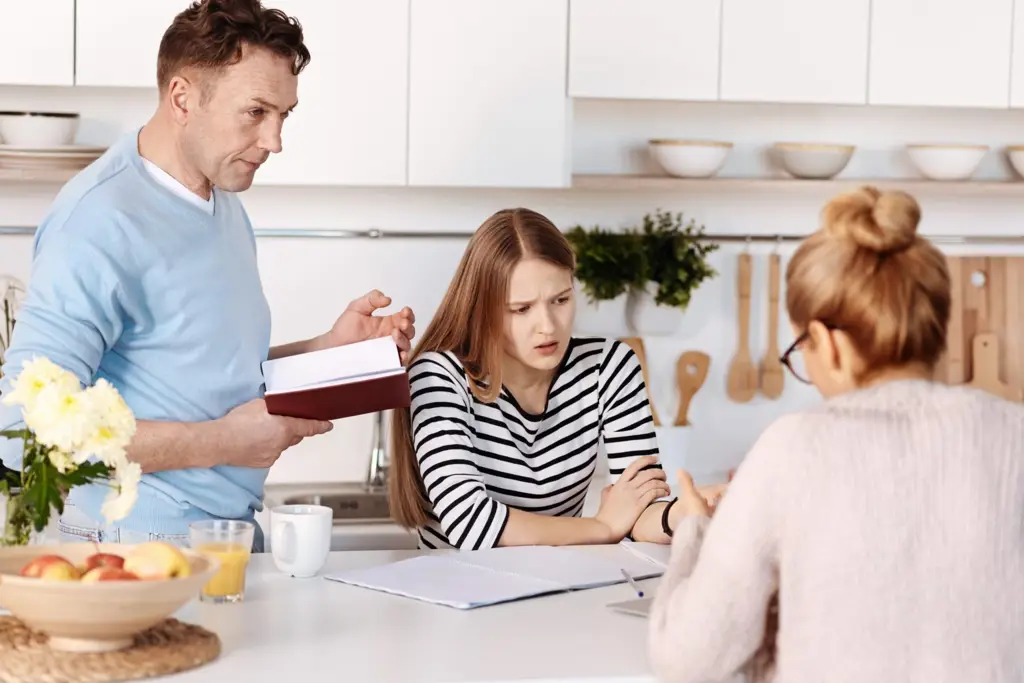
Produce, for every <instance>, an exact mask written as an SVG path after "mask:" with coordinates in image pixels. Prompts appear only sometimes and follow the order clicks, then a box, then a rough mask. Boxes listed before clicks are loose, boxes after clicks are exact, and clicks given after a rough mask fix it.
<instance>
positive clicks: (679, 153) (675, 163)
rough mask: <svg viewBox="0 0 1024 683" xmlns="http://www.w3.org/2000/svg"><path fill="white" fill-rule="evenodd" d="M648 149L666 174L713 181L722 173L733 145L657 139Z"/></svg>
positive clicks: (707, 141) (648, 145)
mask: <svg viewBox="0 0 1024 683" xmlns="http://www.w3.org/2000/svg"><path fill="white" fill-rule="evenodd" d="M647 149H648V151H649V152H650V154H651V156H652V157H653V158H654V160H655V161H657V162H658V165H659V166H661V167H662V168H663V169H664V170H665V172H666V173H668V174H669V175H672V176H676V177H678V178H710V177H711V176H713V175H715V174H716V173H718V172H719V171H720V170H721V169H722V165H723V164H725V160H726V158H727V157H728V156H729V152H730V151H731V150H732V143H731V142H719V141H716V140H670V139H664V138H662V139H657V140H650V141H648V143H647Z"/></svg>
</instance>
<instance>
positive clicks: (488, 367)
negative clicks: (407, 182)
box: [388, 208, 576, 528]
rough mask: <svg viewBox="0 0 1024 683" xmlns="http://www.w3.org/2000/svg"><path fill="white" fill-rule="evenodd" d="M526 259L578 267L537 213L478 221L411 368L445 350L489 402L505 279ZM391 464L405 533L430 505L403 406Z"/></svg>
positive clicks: (394, 499)
mask: <svg viewBox="0 0 1024 683" xmlns="http://www.w3.org/2000/svg"><path fill="white" fill-rule="evenodd" d="M525 258H537V259H541V260H544V261H547V262H549V263H552V264H554V265H556V266H559V267H562V268H565V269H567V270H569V271H570V272H575V269H576V258H575V254H574V253H573V250H572V245H570V244H569V241H568V240H567V239H566V238H565V236H564V235H563V234H562V233H561V231H559V230H558V228H556V227H555V226H554V224H553V223H552V222H551V221H549V220H548V219H547V218H545V217H544V216H542V215H540V214H539V213H537V212H535V211H531V210H529V209H521V208H520V209H505V210H502V211H499V212H497V213H496V214H494V215H493V216H491V217H490V218H488V219H487V220H486V221H484V223H483V224H482V225H481V226H480V227H479V228H478V229H477V231H476V233H474V235H473V237H472V238H471V239H470V241H469V245H468V246H467V247H466V251H465V253H464V254H463V255H462V261H461V262H460V263H459V267H458V269H457V270H456V271H455V276H454V277H453V278H452V281H451V283H450V284H449V285H448V291H447V292H446V293H445V295H444V298H443V299H442V300H441V304H440V306H438V308H437V312H436V313H435V314H434V317H433V318H432V319H431V321H430V324H429V325H427V329H426V331H425V332H424V333H423V336H422V337H421V338H420V341H419V343H418V344H417V345H416V347H415V348H414V349H413V353H412V356H411V357H410V358H409V364H410V365H412V363H413V362H414V361H415V360H416V359H417V358H418V357H419V356H420V355H422V354H423V353H426V352H429V351H435V352H442V353H443V352H445V351H451V352H453V353H454V354H455V356H456V357H457V358H458V359H459V360H460V361H461V362H462V365H463V367H464V368H465V369H466V376H467V379H468V382H469V389H470V391H472V392H473V395H474V396H476V398H478V399H479V400H480V401H483V402H485V403H490V402H493V401H494V400H495V399H496V398H497V397H498V393H499V392H500V391H501V361H502V355H503V353H504V350H503V349H504V316H505V308H506V305H507V303H508V302H507V299H508V288H509V280H510V279H511V277H512V270H513V269H514V268H515V266H516V265H517V264H518V263H519V262H520V261H522V260H523V259H525ZM478 382H482V383H485V384H484V385H483V386H481V385H478V384H477V383H478ZM391 463H392V466H391V472H390V474H389V477H388V499H389V505H390V508H391V516H392V517H393V518H394V519H395V521H397V522H398V523H399V524H401V525H402V526H404V527H406V528H416V527H422V526H424V525H425V524H426V523H427V522H428V520H429V515H430V511H431V507H430V502H429V501H428V500H427V496H426V492H425V491H424V489H423V483H422V480H421V478H420V471H419V465H418V462H417V459H416V451H415V448H414V445H413V438H412V416H411V414H410V410H409V409H408V408H406V409H404V410H395V411H394V414H393V420H392V428H391Z"/></svg>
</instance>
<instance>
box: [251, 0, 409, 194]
mask: <svg viewBox="0 0 1024 683" xmlns="http://www.w3.org/2000/svg"><path fill="white" fill-rule="evenodd" d="M264 4H265V5H266V6H268V7H274V8H277V9H280V10H282V11H283V12H285V13H286V14H288V15H289V16H294V17H295V18H296V19H298V21H299V23H300V24H301V25H302V30H303V33H304V37H305V42H306V47H308V48H309V52H310V56H311V59H310V62H309V64H308V65H307V66H306V68H305V69H304V70H303V71H302V73H301V74H299V105H298V106H297V107H296V108H295V111H293V112H292V114H291V115H290V116H289V117H288V119H287V120H286V121H285V123H284V129H283V131H282V146H283V149H282V151H281V153H279V154H274V155H271V157H270V159H269V160H267V162H266V163H265V164H264V165H263V167H262V168H261V169H260V170H259V171H258V172H257V173H256V179H255V183H256V184H259V185H366V186H371V185H404V184H405V180H406V121H407V114H408V84H409V81H408V64H409V0H331V1H330V2H325V1H324V0H265V2H264Z"/></svg>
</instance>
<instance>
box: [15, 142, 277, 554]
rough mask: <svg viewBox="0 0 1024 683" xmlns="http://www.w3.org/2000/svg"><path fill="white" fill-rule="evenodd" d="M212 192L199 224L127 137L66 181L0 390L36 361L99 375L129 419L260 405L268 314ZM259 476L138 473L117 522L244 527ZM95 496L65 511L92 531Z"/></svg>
mask: <svg viewBox="0 0 1024 683" xmlns="http://www.w3.org/2000/svg"><path fill="white" fill-rule="evenodd" d="M215 192H216V195H215V198H214V199H215V201H214V210H213V212H212V215H211V214H210V212H207V211H204V210H203V209H201V208H200V207H198V206H196V205H195V204H193V203H190V202H188V201H186V200H185V199H183V198H182V197H180V196H177V195H175V194H174V193H173V192H172V191H171V190H169V189H168V188H167V187H166V186H164V185H161V184H160V183H159V182H157V181H156V180H155V179H154V178H153V177H152V175H151V174H150V173H149V172H148V171H147V170H146V168H145V167H144V165H143V162H142V158H141V157H140V156H139V153H138V145H137V131H132V132H131V133H129V134H127V135H125V136H124V137H123V138H122V139H121V140H120V141H118V142H117V143H116V144H115V145H113V146H112V147H111V149H109V150H108V151H107V153H106V154H105V155H104V156H103V157H102V158H100V159H99V160H98V161H97V162H95V163H93V164H92V165H91V166H90V167H89V168H87V169H86V170H84V171H83V172H82V173H80V174H79V175H78V176H76V177H75V178H74V179H73V180H71V181H70V182H69V183H68V184H67V185H65V186H64V187H63V188H62V190H61V192H60V193H59V195H58V196H57V198H56V200H55V202H54V204H53V206H52V207H51V209H50V212H49V213H48V214H47V216H46V217H45V219H44V220H43V221H42V223H41V224H40V225H39V227H38V229H37V231H36V236H35V242H34V248H33V257H32V269H31V274H30V279H29V284H28V290H29V291H28V293H27V295H26V298H25V301H24V304H23V306H22V308H21V311H20V315H19V316H18V322H17V325H16V326H15V331H14V339H13V341H12V345H11V348H10V349H9V350H8V352H7V355H6V359H5V364H4V366H3V374H4V378H3V380H2V381H0V391H2V390H3V389H4V388H6V387H8V386H9V384H8V383H9V382H10V380H11V379H12V378H13V375H15V374H16V373H17V372H18V371H19V369H20V368H21V366H22V363H23V361H25V360H27V359H29V358H31V357H32V356H35V355H42V356H46V357H48V358H49V359H50V360H52V361H53V362H55V363H57V364H58V365H61V366H63V367H64V368H66V369H68V370H70V371H71V372H73V373H75V374H76V375H77V376H78V378H79V379H80V380H81V381H82V382H83V383H86V384H91V383H93V382H94V381H95V380H96V379H97V378H99V377H104V378H106V379H107V380H109V381H110V382H111V383H112V384H113V385H114V386H115V387H117V389H118V390H119V391H120V392H121V394H122V395H123V396H124V399H125V401H126V402H127V403H128V406H129V407H130V408H131V409H132V410H133V411H134V412H135V416H136V418H137V419H140V420H169V421H178V422H195V421H203V420H212V419H215V418H219V417H221V416H223V415H224V414H225V413H227V412H228V411H229V410H231V409H232V408H234V407H235V406H238V405H240V404H242V403H245V402H246V401H249V400H251V399H254V398H259V397H260V396H261V395H262V391H263V386H262V385H263V377H262V373H261V369H260V363H261V362H262V361H263V360H265V359H266V358H267V354H268V351H269V346H270V311H269V308H268V306H267V302H266V299H265V297H264V294H263V290H262V287H261V284H260V278H259V272H258V269H257V261H256V245H255V239H254V236H253V231H252V226H251V224H250V222H249V219H248V217H247V216H246V213H245V210H244V209H243V207H242V204H241V202H240V201H239V199H238V197H237V196H235V195H234V194H232V193H228V192H222V191H220V190H215ZM20 421H21V413H20V408H18V407H16V406H15V407H7V406H2V405H0V429H3V428H8V427H11V426H15V425H18V424H19V423H20ZM178 447H180V449H181V452H182V454H184V453H186V452H187V450H188V448H189V444H188V443H181V444H178ZM0 456H2V458H3V461H4V463H5V464H6V465H7V466H8V467H14V468H19V467H20V456H21V442H20V441H5V440H3V439H0ZM266 475H267V470H265V469H256V468H246V467H232V466H225V465H221V466H216V467H212V468H209V469H206V468H201V469H200V468H194V469H175V470H168V471H164V472H155V473H152V474H146V475H144V476H143V480H142V483H141V485H140V487H139V500H138V502H137V503H136V505H135V507H134V509H133V510H132V512H131V514H130V516H129V517H128V518H126V519H124V520H122V521H121V522H120V523H119V525H120V526H122V527H124V528H127V529H132V530H137V531H150V532H155V533H169V534H176V533H188V524H189V523H190V522H191V521H194V520H196V519H202V518H208V517H220V518H251V517H252V516H253V514H254V511H256V510H259V509H261V508H262V496H263V484H264V481H265V479H266ZM108 492H109V488H108V487H106V486H104V485H93V486H88V487H82V488H77V489H74V490H73V491H72V493H71V496H70V499H69V501H70V502H72V503H74V504H75V505H76V506H77V507H78V508H79V509H81V510H82V511H83V512H85V513H86V514H87V515H89V516H90V517H92V518H93V519H94V520H96V521H97V522H100V523H102V522H103V518H102V515H101V513H100V507H101V505H102V503H103V500H104V498H105V496H106V495H107V493H108Z"/></svg>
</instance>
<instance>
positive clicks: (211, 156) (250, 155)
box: [183, 48, 298, 192]
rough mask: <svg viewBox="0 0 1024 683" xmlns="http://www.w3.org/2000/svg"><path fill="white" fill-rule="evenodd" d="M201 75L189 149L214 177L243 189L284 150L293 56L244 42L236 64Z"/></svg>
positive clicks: (293, 92)
mask: <svg viewBox="0 0 1024 683" xmlns="http://www.w3.org/2000/svg"><path fill="white" fill-rule="evenodd" d="M202 78H204V79H205V80H204V81H203V82H202V83H201V85H200V87H199V88H198V89H197V90H195V91H193V94H192V96H190V97H189V100H190V104H189V111H188V116H187V119H186V122H185V127H184V131H185V132H184V141H183V142H184V146H185V153H186V154H187V155H188V158H189V160H190V162H191V163H192V164H193V165H195V167H196V168H197V169H198V170H199V171H200V172H201V173H202V174H203V175H204V176H205V177H206V178H207V179H208V180H209V181H210V183H212V184H213V185H216V186H217V187H219V188H221V189H223V190H227V191H229V192H242V191H244V190H247V189H249V187H250V186H251V185H252V181H253V177H254V176H255V175H256V170H257V169H258V168H259V167H260V165H261V164H262V163H263V162H264V161H266V160H267V158H268V157H269V156H270V154H271V153H277V152H280V151H281V127H282V125H283V124H284V120H285V119H286V118H287V117H288V113H289V112H290V111H291V110H292V109H293V108H294V107H295V105H296V104H297V103H298V95H297V93H298V78H297V77H296V76H295V75H294V74H293V73H292V61H291V60H289V59H288V58H286V57H282V56H279V55H277V54H274V53H273V52H270V51H269V50H265V49H261V48H256V49H252V48H246V49H245V50H244V51H243V53H242V59H241V60H239V61H238V63H237V64H233V65H231V66H229V67H227V68H225V69H223V70H221V71H219V72H210V73H209V74H205V75H203V76H202Z"/></svg>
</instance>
